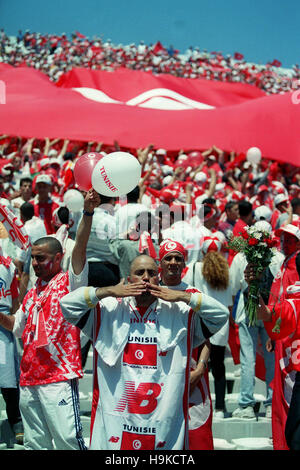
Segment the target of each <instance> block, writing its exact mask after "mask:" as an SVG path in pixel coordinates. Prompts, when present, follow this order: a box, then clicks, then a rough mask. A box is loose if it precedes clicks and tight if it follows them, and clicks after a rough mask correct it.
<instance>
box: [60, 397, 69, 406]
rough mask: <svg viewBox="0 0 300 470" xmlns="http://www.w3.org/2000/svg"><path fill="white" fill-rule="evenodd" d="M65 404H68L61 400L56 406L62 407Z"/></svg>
mask: <svg viewBox="0 0 300 470" xmlns="http://www.w3.org/2000/svg"><path fill="white" fill-rule="evenodd" d="M67 404H68V403H67V402H66V400H65V399H64V398H63V399H62V400H61V401H60V402H59V404H58V406H64V405H67Z"/></svg>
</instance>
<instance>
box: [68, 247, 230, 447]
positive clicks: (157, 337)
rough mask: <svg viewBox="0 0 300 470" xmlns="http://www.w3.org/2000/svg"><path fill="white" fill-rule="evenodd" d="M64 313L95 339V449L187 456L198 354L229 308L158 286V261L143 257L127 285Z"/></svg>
mask: <svg viewBox="0 0 300 470" xmlns="http://www.w3.org/2000/svg"><path fill="white" fill-rule="evenodd" d="M61 308H62V312H63V315H64V316H65V318H66V320H67V321H69V322H71V323H73V324H75V325H77V326H79V327H80V328H82V329H83V331H84V332H85V333H86V334H88V335H89V336H90V337H91V338H93V346H94V355H95V356H94V359H95V360H94V364H95V368H94V399H93V408H92V427H91V446H90V448H91V449H94V450H96V449H101V450H104V449H110V450H120V449H121V450H134V449H135V450H138V449H140V450H144V449H148V450H150V449H152V450H154V449H163V450H167V449H174V450H175V449H178V450H180V449H184V448H185V449H187V448H188V429H187V426H188V420H187V409H188V390H189V367H190V358H191V352H192V346H194V345H199V344H201V343H203V342H204V341H205V336H204V333H203V331H204V330H206V329H208V330H209V331H210V332H211V333H212V334H213V333H214V332H216V331H218V330H219V329H220V328H221V327H222V326H223V324H224V323H225V321H226V318H227V313H226V312H225V310H224V308H223V306H222V305H219V303H218V302H215V301H214V299H211V298H208V297H207V296H205V295H202V294H199V293H197V294H191V293H187V292H182V291H174V290H170V289H168V288H165V287H160V286H158V267H157V265H156V263H155V261H154V260H153V259H152V258H150V257H149V256H145V255H141V256H139V257H137V258H136V259H135V260H134V261H133V263H132V265H131V273H130V277H129V279H128V284H124V282H121V283H119V284H118V285H116V286H110V287H103V288H93V287H86V288H79V289H77V290H76V291H74V292H72V293H71V294H70V295H66V296H65V297H64V298H63V299H61ZM192 325H193V326H194V327H192ZM175 391H176V392H175Z"/></svg>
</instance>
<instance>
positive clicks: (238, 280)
mask: <svg viewBox="0 0 300 470" xmlns="http://www.w3.org/2000/svg"><path fill="white" fill-rule="evenodd" d="M246 265H247V262H246V260H245V257H244V256H241V255H240V253H238V254H237V255H235V257H234V258H233V260H232V263H231V266H230V268H229V276H230V283H231V286H232V295H236V294H237V293H238V291H239V290H242V291H244V290H245V289H247V287H248V285H247V283H246V281H245V277H244V270H245V268H246Z"/></svg>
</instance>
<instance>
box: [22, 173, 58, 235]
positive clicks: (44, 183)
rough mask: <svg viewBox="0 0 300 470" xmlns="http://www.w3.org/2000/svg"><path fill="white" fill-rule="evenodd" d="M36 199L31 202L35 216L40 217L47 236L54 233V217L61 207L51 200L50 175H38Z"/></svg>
mask: <svg viewBox="0 0 300 470" xmlns="http://www.w3.org/2000/svg"><path fill="white" fill-rule="evenodd" d="M35 188H36V193H37V195H36V197H35V198H34V199H33V200H31V201H29V202H31V204H33V207H34V215H35V216H36V217H40V218H41V219H42V220H43V221H44V224H45V227H46V230H47V235H50V234H52V233H54V227H53V225H52V215H53V212H54V211H55V209H57V208H58V207H59V205H58V204H57V203H56V202H54V201H53V200H52V199H51V188H52V181H51V178H50V176H49V175H46V174H41V175H38V177H37V179H36V181H35Z"/></svg>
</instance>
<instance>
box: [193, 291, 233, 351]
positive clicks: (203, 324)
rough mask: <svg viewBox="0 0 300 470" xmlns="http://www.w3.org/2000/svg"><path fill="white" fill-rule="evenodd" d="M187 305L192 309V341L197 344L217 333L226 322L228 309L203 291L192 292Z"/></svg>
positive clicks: (194, 344)
mask: <svg viewBox="0 0 300 470" xmlns="http://www.w3.org/2000/svg"><path fill="white" fill-rule="evenodd" d="M189 306H190V307H191V308H192V309H193V310H194V312H195V317H194V341H193V346H194V347H196V346H199V345H200V344H201V343H203V341H205V340H206V339H208V338H210V337H211V336H213V335H214V334H215V333H217V332H218V331H219V330H220V329H221V328H222V327H223V326H224V325H225V324H226V322H227V320H228V318H229V310H228V308H227V307H225V306H224V305H223V304H222V303H221V302H218V301H217V300H215V299H214V298H213V297H210V296H209V295H206V294H203V293H193V294H192V295H191V300H190V303H189Z"/></svg>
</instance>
